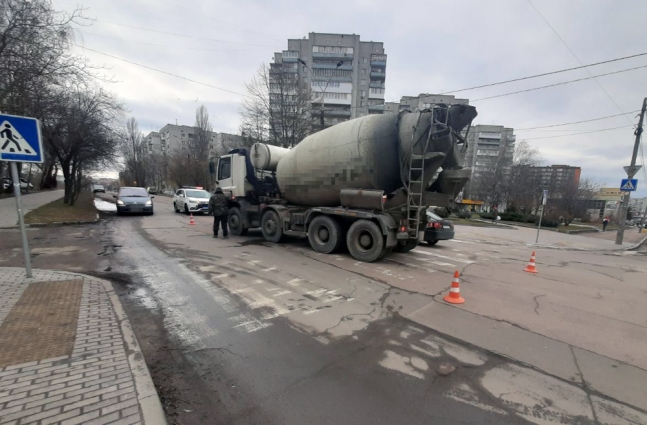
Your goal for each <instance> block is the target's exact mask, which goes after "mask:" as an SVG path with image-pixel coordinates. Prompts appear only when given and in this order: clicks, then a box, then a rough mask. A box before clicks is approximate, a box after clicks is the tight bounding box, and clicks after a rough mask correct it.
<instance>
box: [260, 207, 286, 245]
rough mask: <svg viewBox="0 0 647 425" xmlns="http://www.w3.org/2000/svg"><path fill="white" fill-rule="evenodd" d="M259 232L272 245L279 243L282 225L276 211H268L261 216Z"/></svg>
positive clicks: (281, 236)
mask: <svg viewBox="0 0 647 425" xmlns="http://www.w3.org/2000/svg"><path fill="white" fill-rule="evenodd" d="M261 231H262V232H263V237H264V238H265V239H266V240H268V241H270V242H274V243H279V242H281V239H283V225H282V224H281V218H280V217H279V215H278V214H277V213H276V211H272V210H268V211H266V212H265V214H263V218H262V219H261Z"/></svg>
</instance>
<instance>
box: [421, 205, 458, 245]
mask: <svg viewBox="0 0 647 425" xmlns="http://www.w3.org/2000/svg"><path fill="white" fill-rule="evenodd" d="M448 239H454V223H452V222H451V220H446V219H444V218H441V217H439V216H437V215H436V214H434V213H432V212H431V211H427V227H425V234H424V238H423V240H424V241H425V242H427V243H428V244H429V245H436V244H437V243H438V241H445V240H448Z"/></svg>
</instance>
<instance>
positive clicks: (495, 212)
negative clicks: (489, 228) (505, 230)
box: [492, 207, 499, 223]
mask: <svg viewBox="0 0 647 425" xmlns="http://www.w3.org/2000/svg"><path fill="white" fill-rule="evenodd" d="M498 216H499V210H498V209H497V207H494V208H492V223H494V222H495V221H497V217H498Z"/></svg>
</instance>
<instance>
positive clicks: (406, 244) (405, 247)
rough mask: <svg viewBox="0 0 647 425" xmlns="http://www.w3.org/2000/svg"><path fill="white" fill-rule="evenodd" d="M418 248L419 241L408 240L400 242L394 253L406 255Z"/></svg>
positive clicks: (394, 248)
mask: <svg viewBox="0 0 647 425" xmlns="http://www.w3.org/2000/svg"><path fill="white" fill-rule="evenodd" d="M417 246H418V240H416V239H408V240H406V241H398V243H397V244H396V245H395V247H393V251H394V252H399V253H402V254H403V253H406V252H409V251H411V250H412V249H413V248H415V247H417Z"/></svg>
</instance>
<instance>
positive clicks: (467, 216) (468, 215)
mask: <svg viewBox="0 0 647 425" xmlns="http://www.w3.org/2000/svg"><path fill="white" fill-rule="evenodd" d="M456 216H457V217H458V218H464V219H467V220H469V219H470V218H472V213H471V212H469V211H459V212H458V213H456Z"/></svg>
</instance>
